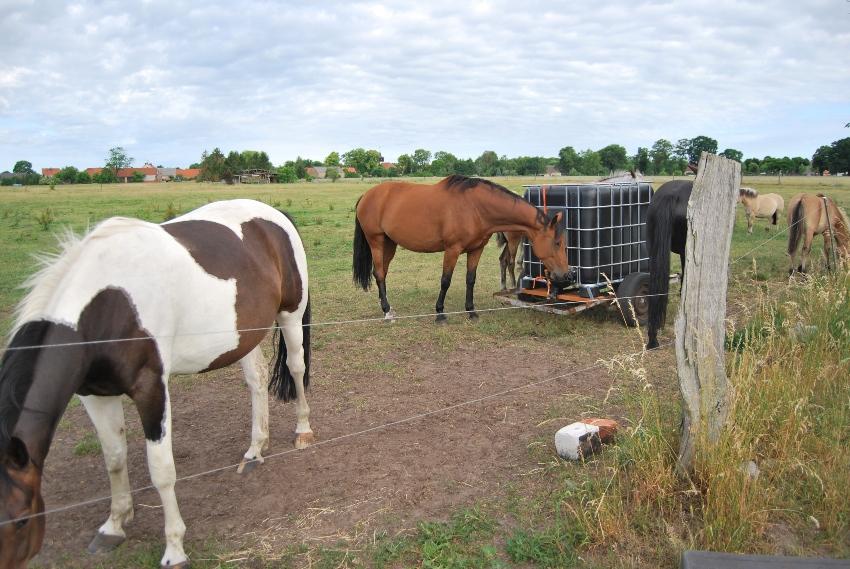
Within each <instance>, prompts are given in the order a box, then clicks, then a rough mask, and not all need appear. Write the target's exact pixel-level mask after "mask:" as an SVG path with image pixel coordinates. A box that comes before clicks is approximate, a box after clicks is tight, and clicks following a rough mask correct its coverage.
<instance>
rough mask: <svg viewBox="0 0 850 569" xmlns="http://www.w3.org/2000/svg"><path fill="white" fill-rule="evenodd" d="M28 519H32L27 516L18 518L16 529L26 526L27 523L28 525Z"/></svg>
mask: <svg viewBox="0 0 850 569" xmlns="http://www.w3.org/2000/svg"><path fill="white" fill-rule="evenodd" d="M28 521H30V520H29V518H26V519H24V520H18V521H16V522H15V529H21V528H22V527H24V526H25V525H27V522H28Z"/></svg>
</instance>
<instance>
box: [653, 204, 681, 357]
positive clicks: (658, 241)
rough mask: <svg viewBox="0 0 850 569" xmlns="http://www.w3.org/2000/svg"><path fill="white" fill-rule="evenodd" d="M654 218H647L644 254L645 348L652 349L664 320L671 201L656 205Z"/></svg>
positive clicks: (671, 220)
mask: <svg viewBox="0 0 850 569" xmlns="http://www.w3.org/2000/svg"><path fill="white" fill-rule="evenodd" d="M659 205H660V206H662V207H660V208H658V209H656V210H655V211H654V212H651V213H654V215H647V220H646V221H647V224H646V229H647V243H646V244H647V250H648V251H647V252H648V253H649V314H648V322H647V324H648V328H649V330H648V335H649V339H650V344H653V342H655V344H654V345H650V346H649V347H650V348H652V347H655V346H656V345H657V341H656V340H655V338H656V336H657V333H658V330H659V329H660V328H661V327H663V326H664V322H665V320H666V318H667V300H668V299H667V293H668V292H669V290H670V246H671V243H672V239H673V205H674V204H673V200H669V203H659Z"/></svg>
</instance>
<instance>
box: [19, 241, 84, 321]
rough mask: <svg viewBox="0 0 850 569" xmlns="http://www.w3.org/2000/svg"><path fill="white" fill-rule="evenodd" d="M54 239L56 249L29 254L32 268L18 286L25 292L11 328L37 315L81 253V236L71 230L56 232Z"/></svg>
mask: <svg viewBox="0 0 850 569" xmlns="http://www.w3.org/2000/svg"><path fill="white" fill-rule="evenodd" d="M57 240H58V244H59V250H58V251H57V252H55V253H37V254H35V255H33V258H34V259H35V262H36V271H35V272H34V273H33V274H32V275H30V276H29V278H27V280H25V281H24V282H23V284H22V285H21V288H24V289H29V292H28V293H27V294H26V296H24V298H23V300H21V302H20V303H19V304H18V306H17V308H16V309H15V326H14V328H13V329H15V330H17V329H18V328H20V327H21V326H22V325H23V324H25V323H26V322H28V321H30V320H33V319H34V318H36V317H37V316H38V315H39V314H41V312H42V311H43V310H44V307H45V306H47V303H48V302H49V301H50V297H51V296H52V295H53V292H54V291H55V290H56V287H57V286H59V282H60V281H61V280H62V277H63V276H64V275H65V274H66V273H67V272H68V269H69V268H70V267H72V266H73V265H74V263H75V262H76V261H77V259H79V257H80V254H81V253H82V246H81V245H82V242H83V238H82V237H80V236H79V235H77V234H76V233H74V232H73V231H72V230H71V229H69V228H66V229H65V231H64V232H63V233H61V234H60V235H57Z"/></svg>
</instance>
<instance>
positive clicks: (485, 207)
mask: <svg viewBox="0 0 850 569" xmlns="http://www.w3.org/2000/svg"><path fill="white" fill-rule="evenodd" d="M478 214H479V215H480V216H481V219H482V220H483V221H484V223H485V225H487V226H488V228H489V231H491V232H493V233H495V232H497V231H522V232H524V233H529V232H531V231H533V230H536V229H539V228H540V220H539V219H540V213H539V211H538V209H537V208H536V207H534V206H533V205H531V204H530V203H528V202H527V201H525V200H523V199H521V198H520V197H519V196H517V197H516V198H512V197H511V196H509V195H504V196H502V195H499V194H494V195H493V198H492V199H491V200H489V201H488V202H487V203H486V204H482V203H479V205H478Z"/></svg>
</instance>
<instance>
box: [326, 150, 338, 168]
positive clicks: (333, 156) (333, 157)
mask: <svg viewBox="0 0 850 569" xmlns="http://www.w3.org/2000/svg"><path fill="white" fill-rule="evenodd" d="M325 166H339V152H336V151H334V152H331V153H330V154H328V157H327V158H325Z"/></svg>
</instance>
